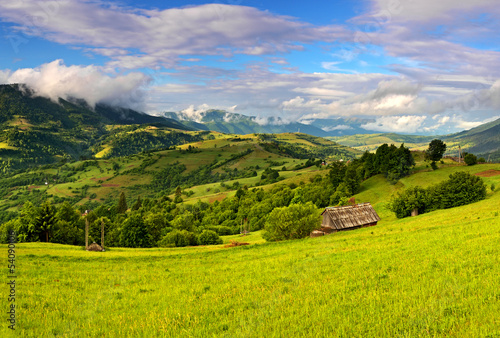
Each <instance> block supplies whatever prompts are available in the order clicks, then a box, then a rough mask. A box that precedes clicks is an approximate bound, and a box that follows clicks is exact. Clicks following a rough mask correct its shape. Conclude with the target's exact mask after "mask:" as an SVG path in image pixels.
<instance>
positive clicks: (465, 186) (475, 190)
mask: <svg viewBox="0 0 500 338" xmlns="http://www.w3.org/2000/svg"><path fill="white" fill-rule="evenodd" d="M484 198H486V185H485V184H484V182H483V180H482V179H481V178H480V177H478V176H475V175H472V174H469V173H467V172H464V171H459V172H456V173H454V174H451V175H450V176H449V179H448V180H447V181H444V182H441V183H440V184H438V185H437V186H436V187H435V188H434V189H433V191H432V194H431V199H432V203H433V205H435V206H436V207H438V208H440V209H447V208H453V207H458V206H461V205H466V204H469V203H473V202H477V201H480V200H482V199H484Z"/></svg>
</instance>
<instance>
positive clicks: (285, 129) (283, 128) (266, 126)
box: [164, 109, 330, 137]
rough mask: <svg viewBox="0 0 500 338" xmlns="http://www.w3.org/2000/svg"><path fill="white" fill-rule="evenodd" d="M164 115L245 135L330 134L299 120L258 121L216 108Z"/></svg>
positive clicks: (270, 119)
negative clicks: (192, 112) (191, 112)
mask: <svg viewBox="0 0 500 338" xmlns="http://www.w3.org/2000/svg"><path fill="white" fill-rule="evenodd" d="M164 116H165V117H168V118H171V119H175V120H178V121H180V122H182V123H183V124H186V125H189V126H192V127H197V128H199V129H205V130H213V131H218V132H221V133H230V134H240V135H246V134H255V133H258V134H280V133H293V132H301V133H305V134H309V135H313V136H318V137H325V136H329V135H330V134H329V133H328V132H326V131H324V130H322V129H321V128H319V127H317V126H314V125H309V124H304V123H299V122H292V123H285V122H284V121H282V120H281V119H280V118H269V119H266V120H265V121H260V120H259V119H258V118H257V117H255V116H246V115H241V114H234V113H229V112H226V111H224V110H216V109H211V110H207V111H205V112H199V113H198V112H197V113H196V114H195V115H193V114H192V115H188V114H186V113H183V112H176V113H174V112H166V113H164ZM264 122H265V123H264Z"/></svg>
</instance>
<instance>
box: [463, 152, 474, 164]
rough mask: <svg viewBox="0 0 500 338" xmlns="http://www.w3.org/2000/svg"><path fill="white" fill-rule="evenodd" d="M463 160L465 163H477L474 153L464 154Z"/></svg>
mask: <svg viewBox="0 0 500 338" xmlns="http://www.w3.org/2000/svg"><path fill="white" fill-rule="evenodd" d="M464 162H465V163H466V164H467V165H474V164H477V157H476V155H474V154H467V155H465V156H464Z"/></svg>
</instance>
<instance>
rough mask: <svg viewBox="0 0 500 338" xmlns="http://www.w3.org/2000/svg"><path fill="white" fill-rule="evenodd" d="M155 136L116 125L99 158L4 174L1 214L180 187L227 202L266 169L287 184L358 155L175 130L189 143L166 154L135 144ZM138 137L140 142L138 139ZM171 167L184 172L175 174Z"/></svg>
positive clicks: (335, 148) (290, 137)
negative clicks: (31, 205)
mask: <svg viewBox="0 0 500 338" xmlns="http://www.w3.org/2000/svg"><path fill="white" fill-rule="evenodd" d="M112 132H116V133H115V134H112ZM155 132H158V130H157V129H155V127H152V126H147V125H145V126H137V125H132V126H123V127H115V130H112V131H110V135H114V136H108V137H107V138H106V139H105V140H106V142H109V143H96V145H95V147H96V148H97V150H99V149H102V150H101V151H100V152H98V153H97V155H98V156H97V157H98V158H96V159H91V160H81V161H67V162H63V161H58V162H55V163H52V164H46V165H44V166H38V167H35V168H31V169H30V168H28V169H25V170H22V171H14V172H11V173H6V174H5V175H3V176H2V177H1V178H0V211H2V210H4V211H5V210H9V211H16V210H18V208H19V207H20V206H21V205H22V204H23V203H24V202H26V201H28V200H29V201H32V202H36V201H39V200H40V199H44V198H45V197H49V198H50V199H52V200H53V201H54V202H55V203H60V202H62V201H65V200H67V201H69V202H71V203H72V204H74V203H78V204H83V203H87V202H90V203H95V202H97V203H114V201H116V200H117V198H118V195H119V193H120V192H121V191H126V192H127V196H128V197H129V199H130V200H131V201H133V200H134V199H135V198H137V197H138V196H142V197H158V196H163V195H164V194H167V195H168V194H172V193H173V189H175V188H176V186H177V185H179V186H182V187H183V189H184V190H185V191H186V193H187V194H188V195H187V196H186V197H185V198H186V199H187V200H192V201H194V202H196V201H197V200H198V199H202V200H204V201H214V200H221V199H223V198H224V197H226V196H228V195H231V194H234V192H235V191H236V190H237V189H238V187H239V186H240V185H241V186H243V185H247V186H249V187H252V186H260V185H262V184H264V183H261V175H262V173H263V172H264V170H266V169H267V168H271V169H273V170H276V171H278V172H279V176H280V179H283V180H288V179H293V178H295V177H297V176H300V180H307V179H308V178H309V174H310V173H316V174H317V173H318V171H319V170H320V167H321V166H320V165H318V166H316V164H317V162H311V161H309V159H310V158H311V157H313V158H316V159H323V160H326V161H332V160H335V159H337V160H339V159H344V160H348V159H352V158H355V157H356V156H358V155H359V154H360V152H358V151H356V150H353V149H351V148H348V147H345V146H341V145H338V144H336V143H334V142H332V141H328V140H325V139H323V138H317V137H314V136H310V135H306V134H298V133H293V134H277V135H268V134H266V135H264V134H259V135H253V134H252V135H246V136H244V137H241V136H239V135H230V134H221V133H217V132H189V133H181V132H178V131H177V132H175V131H174V132H169V134H168V136H169V139H168V140H171V139H172V137H174V136H175V135H177V137H178V138H179V140H181V141H182V142H184V143H185V144H182V145H179V144H177V145H176V146H174V147H170V148H168V147H167V149H162V150H158V149H152V150H148V151H141V149H139V148H137V144H139V145H140V144H146V143H141V142H139V141H140V140H142V137H143V135H144V134H145V135H148V134H151V133H155ZM135 134H139V136H140V138H139V139H135V138H134V136H133V135H135ZM158 138H159V136H158ZM168 140H167V141H168ZM165 142H166V141H165ZM182 142H180V141H179V142H178V143H182ZM131 143H133V144H131ZM120 145H121V146H120ZM160 145H161V144H160ZM115 147H116V148H115ZM97 150H96V151H97ZM129 153H130V154H129ZM99 157H100V158H99ZM307 163H309V164H307ZM319 163H321V161H320V162H319ZM171 169H172V170H179V172H177V173H176V174H175V175H174V176H172V175H173V174H172V172H170V171H169V170H171ZM169 175H170V176H169ZM165 177H168V179H167V178H165ZM174 178H175V179H174ZM300 180H299V181H300ZM299 181H297V183H298V182H299ZM236 182H237V183H236ZM221 183H222V184H221ZM266 184H267V183H266ZM189 191H191V192H189Z"/></svg>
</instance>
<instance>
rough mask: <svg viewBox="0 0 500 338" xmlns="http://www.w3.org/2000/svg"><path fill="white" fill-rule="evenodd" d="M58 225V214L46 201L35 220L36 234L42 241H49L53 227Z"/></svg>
mask: <svg viewBox="0 0 500 338" xmlns="http://www.w3.org/2000/svg"><path fill="white" fill-rule="evenodd" d="M55 223H56V212H55V210H54V207H53V206H52V205H51V204H50V203H49V201H45V202H44V203H43V204H42V206H41V207H40V211H39V213H38V216H37V217H36V218H35V223H34V227H35V232H37V233H38V234H39V238H40V241H45V242H48V241H49V234H50V232H51V230H52V226H53V225H54V224H55Z"/></svg>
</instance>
